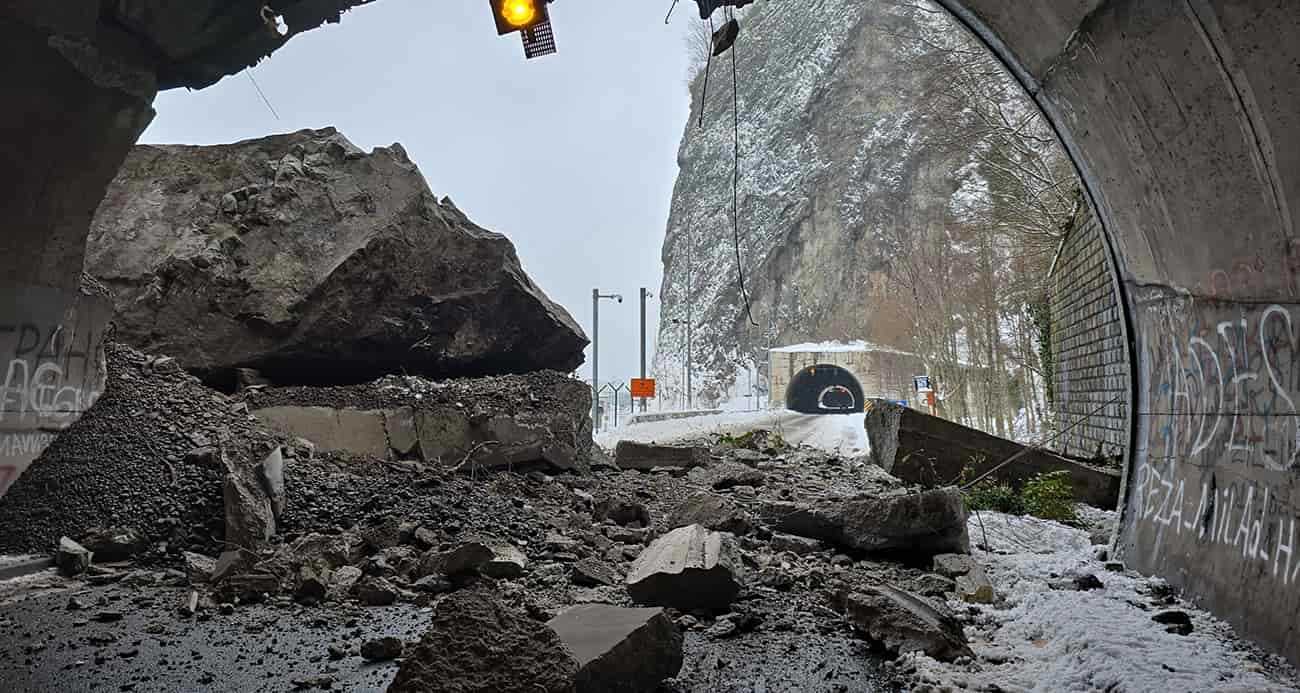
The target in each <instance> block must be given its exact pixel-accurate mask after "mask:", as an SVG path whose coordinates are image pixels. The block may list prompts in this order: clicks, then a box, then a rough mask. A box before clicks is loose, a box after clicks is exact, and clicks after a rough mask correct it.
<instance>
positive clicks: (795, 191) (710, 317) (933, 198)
mask: <svg viewBox="0 0 1300 693" xmlns="http://www.w3.org/2000/svg"><path fill="white" fill-rule="evenodd" d="M955 30H957V29H956V28H953V27H951V26H950V25H949V23H948V20H947V19H946V18H944V17H942V16H941V15H939V14H932V13H927V12H923V11H921V10H917V9H913V8H910V7H905V6H904V7H899V6H895V5H894V4H892V3H886V2H880V1H878V0H868V1H863V0H814V1H813V2H807V1H806V0H763V1H762V2H758V3H755V5H753V6H752V9H750V10H749V11H748V12H747V14H746V15H745V16H744V17H743V18H742V30H741V35H740V39H739V42H738V44H737V47H736V50H737V51H738V52H737V54H736V59H737V64H736V69H737V72H738V75H739V80H738V82H737V96H738V101H739V107H738V114H739V122H738V132H739V140H740V149H739V162H740V175H739V182H738V187H739V196H738V197H739V200H738V209H739V213H738V218H739V231H740V237H741V249H740V251H741V256H742V266H743V268H744V272H745V279H746V283H745V285H746V288H747V289H748V292H749V296H750V301H751V304H752V313H753V317H754V320H755V321H756V322H757V323H758V326H753V325H751V324H750V322H749V320H748V318H747V317H746V315H745V310H744V305H743V303H742V300H741V293H740V289H739V285H738V282H737V267H736V259H735V251H734V249H733V245H732V236H733V229H732V223H731V220H732V164H733V147H732V140H733V137H732V135H733V131H732V113H733V110H732V84H733V81H732V74H731V56H730V55H723V56H721V57H720V58H715V59H714V63H713V67H712V74H711V76H710V79H709V87H708V95H707V98H706V99H704V100H703V102H702V101H701V92H702V80H701V79H700V78H697V79H696V80H695V81H694V82H693V83H692V84H691V91H692V94H693V99H692V115H691V119H690V121H689V122H688V125H687V129H686V132H685V134H684V136H683V138H682V143H681V147H680V150H679V153H678V165H679V167H680V172H679V175H678V179H677V183H676V187H675V190H674V194H673V200H672V206H671V210H670V215H669V220H668V228H667V234H666V238H665V240H664V247H663V263H664V281H663V286H662V288H661V292H660V297H661V299H662V302H663V308H662V312H661V315H662V318H661V322H660V330H659V336H658V349H657V352H656V357H655V359H656V362H655V371H656V373H657V376H658V377H659V378H660V380H661V385H662V386H663V387H664V388H665V389H666V392H667V394H668V395H669V396H671V395H672V393H673V392H680V391H681V387H682V385H683V383H682V380H683V375H682V373H683V368H682V363H683V361H684V359H685V349H686V334H685V321H686V320H687V317H688V305H689V311H690V322H691V324H692V325H693V328H692V329H693V335H692V342H693V345H692V352H693V355H694V380H695V382H694V389H695V391H696V394H697V396H698V397H700V398H701V399H703V400H705V401H708V400H716V399H720V398H723V397H724V396H725V391H726V389H727V388H728V387H730V386H731V384H732V382H733V380H734V379H735V378H736V373H737V371H738V370H740V368H743V366H740V367H738V363H743V362H744V361H745V360H746V359H748V358H752V359H753V360H754V362H755V363H757V364H762V363H764V362H765V361H766V357H765V355H764V352H765V350H766V349H767V348H768V347H769V346H773V345H778V346H779V345H781V344H791V343H795V342H802V341H818V340H823V339H867V340H871V341H874V342H877V343H883V344H888V345H894V346H907V342H908V341H910V335H911V325H910V318H907V317H905V315H906V314H905V313H903V312H902V311H901V310H900V306H902V305H903V303H902V302H903V301H904V300H906V297H905V296H904V295H903V294H904V292H903V291H902V290H901V289H899V288H898V286H897V284H896V283H895V282H893V281H892V280H891V277H890V274H889V269H890V260H891V250H890V247H889V245H890V243H889V241H888V240H887V239H888V238H889V237H891V235H894V236H896V234H897V233H898V232H899V231H900V229H907V228H911V227H914V226H916V225H918V224H921V223H927V222H930V223H933V222H935V221H942V219H943V215H944V214H945V211H946V210H947V209H948V207H949V205H950V203H951V202H952V198H953V196H954V193H955V192H956V191H957V189H958V187H959V182H958V178H959V172H960V171H961V168H962V164H963V163H964V162H963V161H961V160H956V159H953V158H951V157H948V156H941V155H938V154H936V153H935V151H934V150H933V149H930V148H927V147H925V146H923V142H924V141H925V139H926V137H925V135H926V131H925V129H926V127H927V123H926V120H925V118H924V117H923V115H921V114H920V113H919V112H918V107H919V105H920V101H921V99H922V92H923V89H922V84H923V82H924V81H925V79H926V78H927V76H928V75H927V72H926V70H925V69H924V68H925V65H926V62H925V61H924V60H923V59H921V58H920V57H918V55H917V49H916V48H915V46H917V42H916V41H915V40H914V39H910V38H901V37H912V36H917V35H922V36H923V35H925V33H926V32H945V31H955ZM701 108H703V109H704V127H703V128H701V127H700V126H699V113H700V109H701ZM675 321H678V322H675ZM742 372H743V371H742ZM741 382H742V389H743V387H744V385H743V382H744V377H743V376H741Z"/></svg>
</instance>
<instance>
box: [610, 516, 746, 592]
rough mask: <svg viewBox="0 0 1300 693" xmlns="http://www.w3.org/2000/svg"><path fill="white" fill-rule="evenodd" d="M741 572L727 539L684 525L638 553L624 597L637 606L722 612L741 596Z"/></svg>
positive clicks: (735, 550) (736, 551)
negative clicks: (634, 602)
mask: <svg viewBox="0 0 1300 693" xmlns="http://www.w3.org/2000/svg"><path fill="white" fill-rule="evenodd" d="M742 570H743V568H742V565H741V559H740V551H739V549H738V548H737V547H736V545H735V541H734V539H732V537H731V535H729V534H723V533H719V532H713V531H710V530H708V529H706V528H705V527H703V526H701V525H688V526H686V527H679V528H677V529H674V530H672V531H671V532H668V533H667V534H665V535H663V536H661V537H659V538H658V539H655V540H654V541H653V542H651V543H650V546H648V547H647V548H646V549H645V550H644V551H642V552H641V555H640V556H638V557H637V559H636V561H635V562H634V563H633V564H632V569H631V571H629V573H628V576H627V591H628V594H629V595H631V597H632V599H633V600H634V601H636V602H637V603H639V604H653V605H656V606H670V607H674V608H678V609H720V608H724V607H726V606H728V605H729V604H731V602H732V600H734V599H735V598H736V595H737V594H739V592H740V586H741V575H742Z"/></svg>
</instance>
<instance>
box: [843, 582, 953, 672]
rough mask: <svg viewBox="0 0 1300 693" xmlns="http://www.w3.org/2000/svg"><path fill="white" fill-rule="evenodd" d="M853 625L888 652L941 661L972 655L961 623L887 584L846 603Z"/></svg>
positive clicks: (934, 605)
mask: <svg viewBox="0 0 1300 693" xmlns="http://www.w3.org/2000/svg"><path fill="white" fill-rule="evenodd" d="M847 607H848V612H849V618H850V620H851V621H852V622H853V625H854V626H855V627H856V628H858V629H859V630H861V631H862V632H863V633H865V634H866V635H867V637H869V638H871V639H872V640H874V641H876V642H878V643H880V644H882V645H884V646H885V648H886V649H888V650H889V651H890V652H894V653H896V654H900V655H902V654H908V653H911V652H923V653H925V654H926V655H929V656H930V657H933V658H935V659H937V660H939V661H941V662H951V661H952V660H954V659H956V658H958V657H970V656H973V655H972V653H971V649H970V647H969V646H968V645H967V643H966V636H965V634H964V633H963V632H962V627H961V624H960V623H958V622H957V619H956V618H954V617H953V615H952V614H951V613H949V612H948V610H947V609H945V608H944V607H943V606H942V605H939V604H936V603H933V602H930V601H929V600H927V599H925V598H924V597H918V596H916V595H913V594H908V593H907V592H904V591H902V590H899V589H896V588H894V587H890V586H888V585H877V586H875V587H867V588H865V589H864V590H862V591H861V592H854V593H852V594H850V595H849V597H848V600H847Z"/></svg>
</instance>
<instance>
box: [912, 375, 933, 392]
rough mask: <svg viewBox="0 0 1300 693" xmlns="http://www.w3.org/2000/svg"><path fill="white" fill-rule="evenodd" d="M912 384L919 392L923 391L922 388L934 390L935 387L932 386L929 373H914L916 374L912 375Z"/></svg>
mask: <svg viewBox="0 0 1300 693" xmlns="http://www.w3.org/2000/svg"><path fill="white" fill-rule="evenodd" d="M912 386H913V387H915V388H916V391H917V392H920V391H922V390H933V389H934V388H932V387H930V376H928V375H914V376H912Z"/></svg>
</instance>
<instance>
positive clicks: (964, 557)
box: [932, 553, 975, 578]
mask: <svg viewBox="0 0 1300 693" xmlns="http://www.w3.org/2000/svg"><path fill="white" fill-rule="evenodd" d="M932 565H933V566H934V572H936V573H938V574H940V575H942V576H944V577H950V578H955V577H957V576H959V575H965V574H966V573H969V572H970V571H971V569H972V568H974V567H975V559H973V558H971V557H970V555H969V554H963V553H941V554H938V555H936V556H935V557H934V559H933V562H932Z"/></svg>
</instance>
